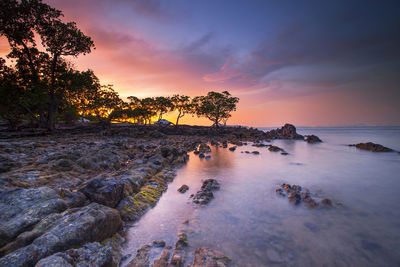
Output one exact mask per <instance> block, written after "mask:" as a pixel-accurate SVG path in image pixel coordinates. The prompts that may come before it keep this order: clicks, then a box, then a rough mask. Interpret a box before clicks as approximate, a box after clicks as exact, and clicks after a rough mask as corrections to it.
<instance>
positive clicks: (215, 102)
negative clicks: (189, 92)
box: [194, 91, 239, 127]
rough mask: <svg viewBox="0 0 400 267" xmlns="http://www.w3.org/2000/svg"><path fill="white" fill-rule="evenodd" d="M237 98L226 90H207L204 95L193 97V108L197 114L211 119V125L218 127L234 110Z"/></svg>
mask: <svg viewBox="0 0 400 267" xmlns="http://www.w3.org/2000/svg"><path fill="white" fill-rule="evenodd" d="M238 102H239V98H237V97H233V96H231V94H230V93H229V92H228V91H223V92H222V93H218V92H213V91H212V92H208V94H207V95H206V96H198V97H195V98H194V104H195V110H196V114H197V116H205V117H206V118H208V119H209V120H211V121H212V122H213V123H214V124H213V126H216V127H218V126H219V124H220V122H221V121H223V120H224V121H225V123H226V120H227V119H228V118H230V117H231V116H232V115H231V112H233V111H235V110H236V104H237V103H238Z"/></svg>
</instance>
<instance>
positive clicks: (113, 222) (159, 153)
mask: <svg viewBox="0 0 400 267" xmlns="http://www.w3.org/2000/svg"><path fill="white" fill-rule="evenodd" d="M294 131H295V129H294ZM82 132H83V133H82ZM277 133H278V132H276V133H273V134H275V135H276V134H277ZM290 134H293V133H290ZM271 137H274V136H273V135H271V134H268V133H265V132H262V131H259V130H257V129H253V128H243V127H226V128H219V129H217V128H210V127H200V126H181V127H178V128H175V127H154V126H147V127H125V126H122V127H121V126H114V127H110V128H107V129H102V130H100V131H99V128H98V127H91V126H89V127H87V128H84V130H82V127H79V128H77V129H71V130H69V131H65V132H63V133H62V134H58V135H57V134H56V135H47V136H35V137H20V138H10V139H3V140H2V141H1V142H0V146H1V147H2V151H3V153H2V165H1V166H2V173H1V174H0V185H1V191H0V194H1V200H2V203H1V208H0V209H1V210H2V212H3V214H4V215H7V216H3V217H2V222H1V240H2V242H1V248H0V253H1V256H2V258H0V263H1V264H2V265H3V266H34V265H35V264H36V263H37V262H39V261H40V260H41V259H44V258H47V257H50V260H54V259H52V258H51V257H52V255H54V254H57V253H61V252H63V251H64V252H65V251H67V252H68V253H78V254H79V253H81V254H82V253H83V254H90V255H92V257H95V258H96V257H99V259H102V260H103V261H105V263H110V262H109V261H110V256H108V257H106V258H104V259H103V258H102V257H101V255H97V254H98V253H99V251H103V250H106V252H104V253H105V254H106V255H110V253H111V255H112V257H111V258H112V262H113V264H114V265H117V264H118V262H119V260H120V259H119V252H118V247H119V245H120V244H121V242H123V238H122V237H121V236H123V232H124V230H125V229H126V228H127V227H129V225H130V224H132V223H133V222H135V221H137V220H138V219H139V218H140V217H141V216H142V215H143V214H144V213H145V212H146V211H147V210H149V209H150V208H151V207H153V206H154V205H156V203H157V201H158V200H159V198H160V197H161V195H162V194H163V192H164V191H165V190H166V189H167V187H168V183H169V182H170V181H172V180H173V178H174V176H175V174H176V170H177V168H179V166H181V165H182V164H185V162H186V161H187V159H188V155H187V153H188V152H190V151H194V150H196V148H199V147H204V148H206V147H207V146H208V145H207V144H208V143H212V144H214V145H219V144H221V145H222V146H224V145H223V144H224V143H226V144H227V143H230V144H234V145H241V143H242V142H247V141H252V142H262V141H266V140H269V139H270V138H271ZM281 137H282V136H278V135H277V136H276V138H281ZM288 137H289V138H293V137H294V138H298V139H300V136H297V135H294V136H288ZM203 152H205V151H199V154H200V156H201V154H203ZM88 214H90V216H89V217H88V218H86V217H87V215H88ZM104 214H109V215H107V216H106V218H104ZM85 216H86V217H85ZM87 220H89V222H88V221H87ZM66 222H68V223H66ZM57 227H58V228H57ZM60 227H62V231H61V230H60V229H61V228H60ZM99 227H101V228H99ZM104 228H107V229H111V230H110V231H103V230H102V229H104ZM54 235H56V236H57V239H56V240H53V238H52V237H53V236H54ZM77 236H79V238H77ZM97 242H100V243H101V244H102V245H103V246H104V247H105V248H103V249H99V246H102V245H100V244H98V243H97ZM79 249H80V250H79ZM71 250H74V251H73V252H72V251H71ZM68 253H67V254H68ZM104 253H103V254H104ZM64 256H65V255H64ZM57 257H58V258H57V259H55V260H61V258H62V257H61V258H60V255H58V256H57ZM65 257H66V256H65ZM41 264H42V263H41ZM40 266H45V265H43V264H42V265H40Z"/></svg>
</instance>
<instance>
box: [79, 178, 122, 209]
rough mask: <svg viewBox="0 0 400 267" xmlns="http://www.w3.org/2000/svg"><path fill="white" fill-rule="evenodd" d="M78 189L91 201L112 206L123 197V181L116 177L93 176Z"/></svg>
mask: <svg viewBox="0 0 400 267" xmlns="http://www.w3.org/2000/svg"><path fill="white" fill-rule="evenodd" d="M80 191H81V192H82V193H84V194H85V195H86V196H87V198H89V199H90V200H91V201H94V202H97V203H100V204H103V205H106V206H109V207H112V208H114V207H115V206H117V205H118V203H119V202H120V201H121V199H122V198H123V197H124V182H123V181H121V180H120V179H116V178H95V179H93V180H91V181H90V182H89V183H88V184H87V185H86V186H85V187H84V188H82V189H81V190H80Z"/></svg>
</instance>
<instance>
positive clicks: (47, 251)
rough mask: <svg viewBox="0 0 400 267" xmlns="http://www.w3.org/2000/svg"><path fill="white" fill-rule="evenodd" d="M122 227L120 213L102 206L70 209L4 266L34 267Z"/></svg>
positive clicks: (0, 262)
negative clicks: (42, 261)
mask: <svg viewBox="0 0 400 267" xmlns="http://www.w3.org/2000/svg"><path fill="white" fill-rule="evenodd" d="M121 226H122V221H121V218H120V216H119V213H118V211H116V210H114V209H112V208H110V207H107V206H103V205H101V204H98V203H95V202H93V203H91V204H89V205H88V206H85V207H82V208H74V209H69V210H67V211H66V212H65V213H64V214H63V217H61V218H60V219H58V220H57V221H56V222H55V223H54V226H53V227H52V228H51V229H49V230H48V231H47V232H46V233H44V234H43V235H41V236H40V237H38V238H36V239H35V240H34V241H33V242H32V243H31V244H30V245H28V246H25V247H23V248H20V249H18V250H16V251H13V252H11V253H9V254H7V255H6V256H4V257H3V258H1V259H0V266H13V267H14V266H32V265H34V264H36V263H37V262H38V261H39V260H41V259H42V258H45V257H48V256H50V255H52V254H54V253H57V252H60V251H64V250H67V249H71V248H75V247H79V246H82V245H84V244H85V243H88V242H96V241H101V240H104V239H105V238H108V237H110V236H112V235H113V234H114V233H115V232H116V231H118V230H119V229H120V227H121Z"/></svg>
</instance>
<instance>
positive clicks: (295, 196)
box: [288, 192, 301, 205]
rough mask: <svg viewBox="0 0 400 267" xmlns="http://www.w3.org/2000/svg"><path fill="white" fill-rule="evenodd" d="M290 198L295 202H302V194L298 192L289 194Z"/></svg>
mask: <svg viewBox="0 0 400 267" xmlns="http://www.w3.org/2000/svg"><path fill="white" fill-rule="evenodd" d="M288 199H289V201H291V202H294V203H295V204H296V205H297V204H300V201H301V197H300V194H299V193H297V192H293V193H290V194H289V195H288Z"/></svg>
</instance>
